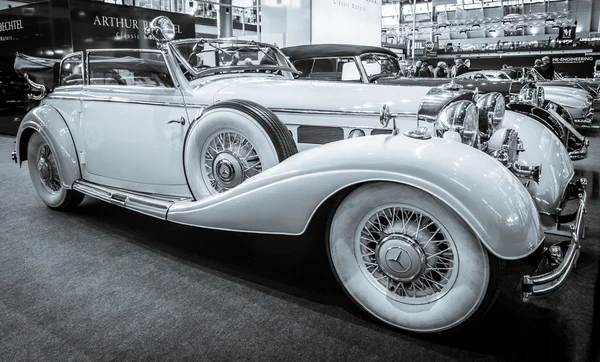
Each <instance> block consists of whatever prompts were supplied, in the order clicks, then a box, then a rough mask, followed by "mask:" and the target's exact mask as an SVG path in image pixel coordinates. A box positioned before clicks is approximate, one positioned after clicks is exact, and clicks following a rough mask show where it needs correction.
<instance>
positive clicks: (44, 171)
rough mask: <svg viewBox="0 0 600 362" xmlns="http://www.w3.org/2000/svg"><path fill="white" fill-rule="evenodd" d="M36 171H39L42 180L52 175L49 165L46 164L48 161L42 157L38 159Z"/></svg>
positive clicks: (48, 178)
mask: <svg viewBox="0 0 600 362" xmlns="http://www.w3.org/2000/svg"><path fill="white" fill-rule="evenodd" d="M38 172H39V173H40V178H41V179H42V181H48V180H50V177H51V176H52V171H51V169H50V165H48V162H47V161H46V160H45V159H43V158H41V159H40V160H39V161H38Z"/></svg>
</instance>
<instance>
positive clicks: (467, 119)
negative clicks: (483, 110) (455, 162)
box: [435, 101, 479, 146]
mask: <svg viewBox="0 0 600 362" xmlns="http://www.w3.org/2000/svg"><path fill="white" fill-rule="evenodd" d="M448 131H452V132H456V133H458V135H460V139H461V141H462V143H464V144H467V145H469V146H474V145H475V142H476V141H477V133H478V132H479V117H478V116H477V107H476V106H475V104H474V103H473V102H471V101H456V102H454V103H451V104H450V105H448V106H446V108H444V109H443V110H442V111H441V112H440V114H439V115H438V116H437V119H436V120H435V134H436V136H437V137H443V138H445V137H444V134H445V133H446V132H448ZM450 139H452V137H450Z"/></svg>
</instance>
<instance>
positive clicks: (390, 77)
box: [282, 44, 589, 160]
mask: <svg viewBox="0 0 600 362" xmlns="http://www.w3.org/2000/svg"><path fill="white" fill-rule="evenodd" d="M282 52H284V54H286V56H288V58H289V59H290V61H292V62H293V64H294V66H297V67H299V69H300V70H301V71H302V74H301V75H299V76H298V79H300V80H321V81H337V82H350V83H365V84H377V85H379V86H380V87H381V86H389V85H392V86H394V85H395V86H421V87H422V86H429V87H436V86H442V85H447V84H448V83H449V82H450V80H449V79H446V78H406V77H401V76H398V69H399V63H398V59H397V56H396V54H395V53H394V52H392V51H391V50H389V49H385V48H380V47H365V46H355V45H337V44H325V45H321V44H314V45H301V46H295V47H289V48H283V49H282ZM494 77H495V78H494ZM490 78H494V79H490ZM452 82H453V83H454V85H453V86H452V87H456V88H457V89H465V90H470V91H477V92H478V93H490V92H499V93H501V94H503V95H504V97H505V103H506V104H507V107H508V109H509V110H511V111H516V112H519V113H523V114H526V115H527V116H529V117H531V118H533V119H535V120H537V121H539V122H540V123H542V124H543V125H544V126H546V127H547V128H548V129H550V130H551V131H552V132H553V133H554V134H555V135H556V136H557V137H559V138H560V139H562V140H563V143H564V144H565V146H566V147H567V149H568V151H569V153H570V154H571V158H572V159H573V160H580V159H584V158H586V157H587V153H588V147H589V140H588V139H587V138H586V137H584V136H583V135H581V134H580V133H579V132H578V131H577V130H575V129H574V127H572V125H571V123H572V124H573V125H574V119H573V117H572V116H571V114H570V112H569V111H568V110H567V109H566V108H565V107H563V106H561V105H560V104H557V103H554V102H552V101H549V100H547V99H545V88H542V87H538V86H535V84H533V83H530V82H516V81H512V80H510V79H509V77H508V76H507V75H506V74H504V73H500V72H473V73H466V74H464V76H460V77H457V78H454V79H453V80H452ZM582 92H583V91H582ZM558 99H560V102H567V103H569V104H571V105H574V106H575V107H576V106H578V105H579V106H581V107H585V104H584V103H583V102H579V101H578V100H577V99H575V98H573V97H564V96H562V95H561V96H559V97H555V100H558ZM515 102H518V103H530V104H531V105H532V106H531V107H530V106H526V105H522V104H519V105H516V104H514V105H513V104H511V103H515ZM541 108H544V109H541ZM571 109H573V108H571Z"/></svg>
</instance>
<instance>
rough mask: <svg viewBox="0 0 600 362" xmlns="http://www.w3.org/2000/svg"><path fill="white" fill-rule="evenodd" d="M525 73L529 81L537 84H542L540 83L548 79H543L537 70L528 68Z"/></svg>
mask: <svg viewBox="0 0 600 362" xmlns="http://www.w3.org/2000/svg"><path fill="white" fill-rule="evenodd" d="M524 71H525V76H526V77H527V78H528V79H529V80H533V81H536V82H540V81H545V80H546V78H544V77H542V75H541V74H540V73H539V72H538V71H537V70H535V69H534V68H527V69H524Z"/></svg>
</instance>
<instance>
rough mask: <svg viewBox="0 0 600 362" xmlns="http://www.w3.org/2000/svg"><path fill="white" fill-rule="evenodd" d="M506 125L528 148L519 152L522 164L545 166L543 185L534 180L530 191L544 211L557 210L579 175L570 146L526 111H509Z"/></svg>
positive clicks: (506, 114)
mask: <svg viewBox="0 0 600 362" xmlns="http://www.w3.org/2000/svg"><path fill="white" fill-rule="evenodd" d="M538 109H539V110H541V109H540V108H538ZM504 127H506V128H512V129H514V130H516V131H517V132H518V133H519V138H520V139H521V140H522V141H523V146H524V147H525V151H524V152H521V153H520V154H519V164H521V165H524V166H538V165H542V173H541V175H540V182H539V184H536V183H535V182H532V183H531V184H530V188H529V190H530V192H531V194H532V196H533V198H534V200H535V204H536V206H537V208H538V210H539V211H540V212H542V213H546V214H553V213H555V212H556V208H557V207H559V205H560V203H561V201H562V199H563V195H564V193H565V190H566V189H567V186H568V183H569V182H570V181H571V179H572V178H573V176H574V174H575V171H574V168H573V162H572V161H571V159H570V157H569V153H568V152H567V149H566V148H565V146H564V145H563V144H562V142H561V140H560V139H559V138H558V137H556V135H555V134H554V133H552V132H551V131H550V130H549V129H548V128H546V127H545V126H543V125H542V124H541V123H539V122H538V121H537V120H535V119H533V118H531V117H529V116H527V115H526V114H523V113H519V112H513V111H506V113H505V116H504ZM544 226H545V227H548V228H549V227H552V226H554V225H544Z"/></svg>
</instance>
